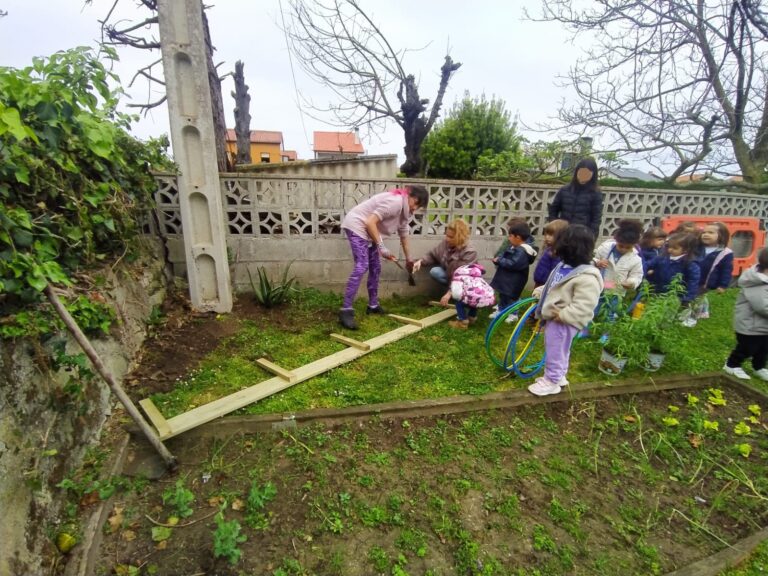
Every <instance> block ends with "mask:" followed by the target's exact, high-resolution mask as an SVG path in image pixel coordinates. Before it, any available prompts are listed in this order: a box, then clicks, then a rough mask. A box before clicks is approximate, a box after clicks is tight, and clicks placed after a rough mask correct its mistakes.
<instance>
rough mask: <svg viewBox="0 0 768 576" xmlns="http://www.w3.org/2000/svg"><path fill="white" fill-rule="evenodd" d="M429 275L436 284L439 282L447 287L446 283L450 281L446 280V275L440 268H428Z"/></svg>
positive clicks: (443, 269)
mask: <svg viewBox="0 0 768 576" xmlns="http://www.w3.org/2000/svg"><path fill="white" fill-rule="evenodd" d="M429 275H430V276H432V278H434V280H435V281H436V282H439V283H440V284H444V285H446V286H447V285H448V282H449V281H450V278H448V274H447V273H446V271H445V268H441V267H440V266H434V267H432V268H430V270H429Z"/></svg>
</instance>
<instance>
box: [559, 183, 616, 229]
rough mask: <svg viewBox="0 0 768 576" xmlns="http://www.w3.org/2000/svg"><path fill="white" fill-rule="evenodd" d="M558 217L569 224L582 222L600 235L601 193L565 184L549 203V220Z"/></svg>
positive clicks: (601, 216) (601, 215)
mask: <svg viewBox="0 0 768 576" xmlns="http://www.w3.org/2000/svg"><path fill="white" fill-rule="evenodd" d="M557 218H560V219H562V220H567V221H568V223H569V224H583V225H584V226H586V227H587V228H589V229H590V230H592V232H593V233H594V234H595V238H599V237H600V221H601V220H602V218H603V193H602V192H600V191H599V190H592V189H588V188H582V187H580V186H574V185H573V184H567V185H565V186H563V187H562V188H560V190H558V191H557V194H555V199H554V200H552V204H550V205H549V220H556V219H557Z"/></svg>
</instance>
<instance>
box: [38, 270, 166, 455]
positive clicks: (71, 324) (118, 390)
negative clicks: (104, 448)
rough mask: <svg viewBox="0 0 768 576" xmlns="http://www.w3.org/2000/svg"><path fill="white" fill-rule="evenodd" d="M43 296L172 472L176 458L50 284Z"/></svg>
mask: <svg viewBox="0 0 768 576" xmlns="http://www.w3.org/2000/svg"><path fill="white" fill-rule="evenodd" d="M45 295H46V297H47V298H48V301H49V302H50V303H51V305H52V306H53V308H54V310H56V313H57V314H58V315H59V317H60V318H61V319H62V320H63V321H64V325H65V326H66V327H67V330H69V333H70V334H72V336H73V337H74V338H75V340H76V341H77V343H78V344H79V345H80V347H81V348H82V349H83V352H85V354H86V356H88V359H89V360H90V361H91V364H93V367H94V368H96V371H97V372H98V373H99V374H100V375H101V377H102V378H103V379H104V381H105V382H106V383H107V384H108V385H109V388H110V389H111V390H112V393H113V394H114V395H115V396H117V399H118V400H120V403H121V404H122V405H123V406H124V407H125V409H126V411H127V412H128V414H129V415H130V416H131V418H133V420H134V422H136V424H138V426H139V428H140V429H141V431H142V432H143V433H144V435H145V436H146V437H147V439H148V440H149V442H150V444H152V446H153V447H154V448H155V450H157V452H158V454H160V457H161V458H162V459H163V462H165V465H166V467H167V468H168V469H169V470H174V469H175V468H176V466H177V464H178V463H177V461H176V458H175V457H174V456H173V454H171V453H170V452H169V451H168V449H167V448H166V447H165V445H164V444H163V443H162V442H161V441H160V438H159V437H158V436H157V434H155V432H154V430H152V427H151V426H150V425H149V424H147V422H146V421H145V420H144V418H142V417H141V413H140V412H139V410H138V408H136V405H135V404H134V403H133V402H132V401H131V399H130V398H129V397H128V395H127V394H126V393H125V391H124V390H123V388H122V386H120V384H119V383H118V382H117V380H115V377H114V376H112V373H111V372H110V371H109V370H107V367H106V366H105V365H104V362H102V361H101V358H100V357H99V355H98V353H97V352H96V350H95V348H94V347H93V345H92V344H91V342H90V341H89V340H88V338H87V337H86V336H85V334H84V333H83V331H82V330H81V329H80V326H78V325H77V322H75V319H74V318H72V315H71V314H70V313H69V310H67V309H66V308H65V307H64V304H62V303H61V300H59V297H58V296H57V295H56V293H55V292H54V291H53V288H52V287H51V285H50V284H48V285H47V286H46V287H45Z"/></svg>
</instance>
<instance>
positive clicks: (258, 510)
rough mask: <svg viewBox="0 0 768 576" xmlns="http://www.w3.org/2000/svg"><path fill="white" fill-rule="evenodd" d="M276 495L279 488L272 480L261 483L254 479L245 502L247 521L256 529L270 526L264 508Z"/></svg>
mask: <svg viewBox="0 0 768 576" xmlns="http://www.w3.org/2000/svg"><path fill="white" fill-rule="evenodd" d="M275 496H277V489H276V488H275V485H274V484H273V483H272V482H267V483H266V484H263V485H259V483H258V482H257V481H256V480H254V481H253V483H252V484H251V489H250V490H249V491H248V498H247V499H246V502H245V511H246V512H245V523H246V524H247V525H248V526H250V527H251V528H253V529H255V530H265V529H266V528H267V527H268V526H269V518H268V516H267V515H266V514H265V513H264V508H265V507H266V505H267V503H268V502H269V501H270V500H272V499H273V498H274V497H275Z"/></svg>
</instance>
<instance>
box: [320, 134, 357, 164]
mask: <svg viewBox="0 0 768 576" xmlns="http://www.w3.org/2000/svg"><path fill="white" fill-rule="evenodd" d="M313 141H314V144H313V146H312V150H313V152H314V153H315V160H323V159H333V158H355V157H357V156H362V155H363V154H365V149H364V148H363V144H362V143H361V142H360V137H359V136H358V134H357V132H318V131H316V132H313Z"/></svg>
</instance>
